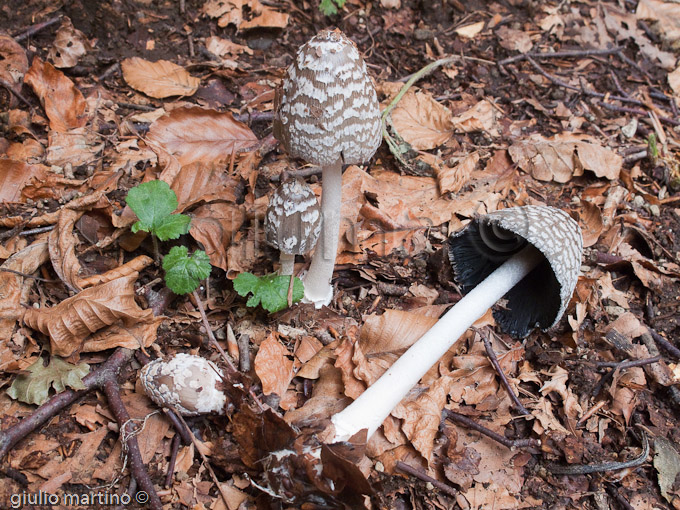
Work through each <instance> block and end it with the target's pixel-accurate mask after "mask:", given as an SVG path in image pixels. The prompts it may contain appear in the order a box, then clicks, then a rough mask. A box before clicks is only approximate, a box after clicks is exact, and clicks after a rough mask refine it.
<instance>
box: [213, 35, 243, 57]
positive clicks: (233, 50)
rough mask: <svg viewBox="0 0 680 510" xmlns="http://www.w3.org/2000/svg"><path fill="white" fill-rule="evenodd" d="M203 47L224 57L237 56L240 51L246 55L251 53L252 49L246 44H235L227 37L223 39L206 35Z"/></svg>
mask: <svg viewBox="0 0 680 510" xmlns="http://www.w3.org/2000/svg"><path fill="white" fill-rule="evenodd" d="M205 47H206V49H207V50H208V51H209V52H210V53H212V54H213V55H217V56H218V57H224V56H225V55H228V56H230V57H238V56H239V55H240V54H241V53H245V54H246V55H252V54H253V50H251V49H250V48H249V47H248V46H244V45H243V44H236V43H235V42H232V41H230V40H229V39H223V38H221V37H217V36H211V37H208V38H207V39H206V40H205Z"/></svg>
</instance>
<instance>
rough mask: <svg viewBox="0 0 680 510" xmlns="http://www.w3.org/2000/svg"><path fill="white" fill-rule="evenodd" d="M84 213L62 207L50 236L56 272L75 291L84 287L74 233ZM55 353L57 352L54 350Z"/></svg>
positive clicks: (51, 253) (51, 257) (52, 258)
mask: <svg viewBox="0 0 680 510" xmlns="http://www.w3.org/2000/svg"><path fill="white" fill-rule="evenodd" d="M83 214H84V211H76V210H73V209H62V210H61V211H60V212H59V221H58V222H57V225H56V227H55V228H54V229H53V230H52V231H51V232H50V237H49V240H50V241H49V246H50V259H51V260H52V266H53V267H54V272H55V273H57V275H58V276H59V278H60V279H61V281H63V282H64V283H65V284H66V285H67V286H68V288H69V289H71V290H72V291H74V292H78V291H80V290H81V289H82V287H81V285H80V269H81V265H80V261H79V260H78V257H77V256H76V243H77V242H78V239H77V238H76V236H75V235H74V233H73V227H74V226H75V224H76V221H78V220H79V219H80V217H81V216H82V215H83ZM53 354H56V353H54V352H53Z"/></svg>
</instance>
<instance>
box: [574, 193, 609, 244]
mask: <svg viewBox="0 0 680 510" xmlns="http://www.w3.org/2000/svg"><path fill="white" fill-rule="evenodd" d="M579 226H580V227H581V233H582V234H583V247H584V248H587V247H588V246H592V245H594V244H595V243H597V241H598V239H599V238H600V234H601V233H602V230H603V229H604V223H603V222H602V213H601V212H600V208H599V207H598V206H596V205H595V204H593V203H592V202H586V201H582V202H581V204H580V206H579Z"/></svg>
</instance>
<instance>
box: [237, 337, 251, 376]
mask: <svg viewBox="0 0 680 510" xmlns="http://www.w3.org/2000/svg"><path fill="white" fill-rule="evenodd" d="M236 343H237V345H238V366H239V368H240V369H241V372H243V373H244V374H247V373H248V372H250V337H249V336H248V335H246V334H245V333H242V334H240V335H239V336H238V339H237V340H236Z"/></svg>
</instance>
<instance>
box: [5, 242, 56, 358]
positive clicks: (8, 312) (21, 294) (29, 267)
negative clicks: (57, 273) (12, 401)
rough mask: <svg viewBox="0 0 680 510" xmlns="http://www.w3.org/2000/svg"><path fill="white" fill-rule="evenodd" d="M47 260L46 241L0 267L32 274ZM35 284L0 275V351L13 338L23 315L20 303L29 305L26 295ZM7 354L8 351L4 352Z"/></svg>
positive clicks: (14, 276)
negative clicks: (18, 321) (15, 328)
mask: <svg viewBox="0 0 680 510" xmlns="http://www.w3.org/2000/svg"><path fill="white" fill-rule="evenodd" d="M48 260H49V249H48V247H47V241H45V240H39V241H35V242H34V243H32V244H31V245H29V246H27V247H26V248H24V249H22V250H20V251H18V252H16V253H15V254H14V255H12V256H11V257H10V258H8V259H7V260H6V261H5V262H3V264H2V265H1V266H0V267H2V268H3V269H11V270H12V271H19V272H20V273H23V274H33V272H35V271H36V270H37V269H38V268H39V267H40V266H41V265H43V264H44V263H45V262H47V261H48ZM34 283H35V280H33V279H30V278H26V279H24V277H22V276H20V275H18V274H14V273H8V272H6V271H0V350H3V349H5V348H6V346H5V345H4V342H6V341H9V339H10V338H12V332H13V330H14V327H15V326H16V324H17V320H18V319H19V318H20V317H21V315H22V314H23V312H24V308H23V307H22V306H21V303H26V302H28V298H29V295H28V293H29V292H30V290H31V289H32V288H33V285H34ZM7 350H8V351H9V349H7Z"/></svg>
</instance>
